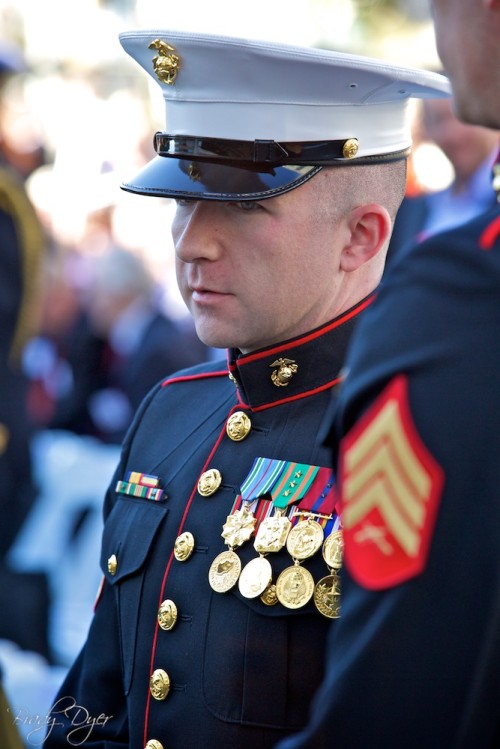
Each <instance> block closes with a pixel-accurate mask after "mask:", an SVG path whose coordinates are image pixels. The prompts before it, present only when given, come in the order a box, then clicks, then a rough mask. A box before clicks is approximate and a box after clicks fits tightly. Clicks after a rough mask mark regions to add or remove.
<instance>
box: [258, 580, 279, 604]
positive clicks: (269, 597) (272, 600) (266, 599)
mask: <svg viewBox="0 0 500 749" xmlns="http://www.w3.org/2000/svg"><path fill="white" fill-rule="evenodd" d="M260 600H261V601H262V603H265V604H266V606H275V605H276V604H277V603H278V596H277V595H276V585H275V584H274V583H270V585H268V586H267V588H266V589H265V591H264V592H263V594H262V595H261V597H260Z"/></svg>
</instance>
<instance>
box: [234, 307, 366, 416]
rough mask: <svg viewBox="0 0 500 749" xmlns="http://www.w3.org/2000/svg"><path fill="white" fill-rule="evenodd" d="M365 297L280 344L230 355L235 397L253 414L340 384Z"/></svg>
mask: <svg viewBox="0 0 500 749" xmlns="http://www.w3.org/2000/svg"><path fill="white" fill-rule="evenodd" d="M373 297H374V295H370V296H369V297H366V298H365V299H363V300H362V301H361V302H358V304H356V305H355V306H354V307H351V308H350V309H349V310H347V311H346V312H343V313H342V314H341V315H339V316H338V317H336V318H335V319H334V320H331V321H330V322H328V323H326V324H325V325H322V326H320V327H319V328H316V329H315V330H312V331H310V332H309V333H306V334H304V335H302V336H298V337H297V338H292V339H291V340H289V341H285V342H284V343H280V344H276V345H274V346H270V347H268V348H265V349H259V350H258V351H253V352H251V353H249V354H241V353H240V352H239V351H238V350H237V349H230V350H229V372H230V376H231V378H232V379H233V380H234V382H235V383H236V385H237V387H238V392H239V397H240V399H241V401H242V402H243V403H245V404H246V405H248V406H250V407H251V408H252V409H253V410H263V409H265V408H271V407H272V406H277V405H280V404H281V403H288V402H291V401H294V400H299V399H301V398H305V397H307V396H309V395H314V394H315V393H318V392H321V391H322V390H329V389H331V388H332V387H334V385H336V384H337V383H338V382H340V380H341V379H342V375H341V370H342V367H343V364H344V360H345V355H346V351H347V345H348V343H349V339H350V337H351V334H352V331H353V329H354V326H355V324H356V322H357V318H358V316H359V314H360V312H362V311H363V310H364V309H365V307H367V306H368V305H369V304H370V302H371V301H372V300H373Z"/></svg>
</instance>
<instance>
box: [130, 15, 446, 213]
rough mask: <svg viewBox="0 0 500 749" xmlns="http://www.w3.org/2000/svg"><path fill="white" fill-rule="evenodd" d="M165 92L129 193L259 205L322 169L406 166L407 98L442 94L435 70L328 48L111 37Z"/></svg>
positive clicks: (173, 35) (205, 38)
mask: <svg viewBox="0 0 500 749" xmlns="http://www.w3.org/2000/svg"><path fill="white" fill-rule="evenodd" d="M120 41H121V44H122V46H123V48H124V49H125V51H126V52H127V53H128V54H129V55H130V56H131V57H132V58H133V59H134V60H135V61H136V62H137V63H138V64H139V65H140V66H141V67H143V68H144V70H145V71H146V72H147V73H148V74H149V75H151V76H152V78H153V79H154V80H155V81H156V82H157V83H158V85H159V86H160V88H161V91H162V93H163V97H164V100H165V106H166V130H165V132H163V133H157V134H156V136H155V149H156V151H157V154H158V156H156V157H155V158H154V159H153V160H152V161H151V162H150V163H149V164H148V165H147V166H146V167H145V168H144V169H143V170H142V171H141V172H140V174H139V175H137V177H136V178H135V179H133V180H131V181H130V182H127V183H125V184H123V185H122V187H123V188H124V189H126V190H129V191H132V192H137V193H142V194H146V195H160V196H164V197H187V198H189V197H191V198H196V199H207V200H228V199H238V200H245V199H246V200H257V199H264V198H266V197H272V196H273V195H276V194H279V193H281V192H285V191H287V190H290V189H292V188H294V187H297V186H298V185H299V184H302V182H304V181H305V180H307V179H309V178H310V177H311V176H313V175H314V174H315V173H316V172H317V171H318V170H319V169H320V168H321V167H323V166H328V165H330V166H331V165H333V166H335V165H346V164H352V165H356V164H358V165H359V164H366V163H370V162H372V161H389V160H394V159H397V158H404V157H406V156H407V154H408V150H409V148H410V147H411V130H410V121H409V117H408V106H409V102H410V100H411V99H412V98H442V97H447V96H449V95H450V86H449V83H448V80H447V79H446V78H445V77H444V76H442V75H439V74H437V73H431V72H428V71H423V70H418V69H409V68H403V67H399V66H396V65H391V64H389V63H387V62H385V61H382V60H376V59H372V58H368V57H360V56H357V55H351V54H346V53H340V52H333V51H329V50H321V49H313V48H306V47H296V46H288V45H284V44H277V43H271V42H264V41H252V40H248V39H236V38H230V37H221V36H214V35H208V34H196V33H188V32H178V31H169V30H152V31H145V30H141V31H129V32H124V33H122V34H121V35H120Z"/></svg>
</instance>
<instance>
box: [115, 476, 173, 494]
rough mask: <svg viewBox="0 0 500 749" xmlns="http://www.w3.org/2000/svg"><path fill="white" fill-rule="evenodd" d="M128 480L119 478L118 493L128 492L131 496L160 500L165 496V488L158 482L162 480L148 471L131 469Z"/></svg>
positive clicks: (116, 489) (117, 483)
mask: <svg viewBox="0 0 500 749" xmlns="http://www.w3.org/2000/svg"><path fill="white" fill-rule="evenodd" d="M127 479H128V481H121V480H118V481H117V482H116V488H115V491H116V492H118V494H127V495H128V496H129V497H142V498H144V499H152V500H153V501H154V502H159V501H160V499H161V498H162V496H163V489H160V487H159V486H158V484H159V483H160V480H159V478H158V477H157V476H151V475H149V474H147V473H139V472H138V471H130V472H129V474H128V475H127Z"/></svg>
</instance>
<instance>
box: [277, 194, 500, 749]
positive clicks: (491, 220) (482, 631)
mask: <svg viewBox="0 0 500 749" xmlns="http://www.w3.org/2000/svg"><path fill="white" fill-rule="evenodd" d="M499 336H500V212H499V210H498V209H495V210H493V211H490V212H489V213H487V214H486V215H484V216H482V217H480V218H478V219H476V220H474V221H472V222H471V223H469V224H467V225H465V226H462V227H460V228H459V229H455V230H452V231H449V232H447V233H444V234H442V235H437V236H435V237H434V238H432V239H430V240H428V241H426V242H424V243H423V244H421V245H419V246H418V247H413V248H411V249H408V250H407V251H406V252H404V253H401V255H400V256H398V257H396V258H395V259H394V264H393V265H391V267H390V268H389V271H388V273H387V276H386V278H385V280H384V282H383V284H382V287H381V289H380V291H379V293H378V295H377V299H376V301H375V302H374V303H373V305H371V307H370V309H369V310H367V312H366V313H365V315H364V316H363V319H362V320H361V322H360V325H359V327H358V328H357V331H356V335H355V336H354V338H353V341H352V347H351V350H350V354H349V356H348V357H347V362H346V366H347V368H348V374H347V377H346V380H345V382H344V384H343V386H342V388H341V390H340V392H339V394H338V401H337V405H336V408H334V409H333V414H332V413H330V432H329V434H330V437H329V442H330V448H331V450H332V454H333V460H334V461H336V453H337V449H336V447H337V439H338V438H339V437H344V436H345V435H348V434H349V433H350V430H351V428H352V427H353V425H354V424H355V423H356V422H357V421H358V419H359V417H360V416H361V414H363V413H365V412H366V409H367V407H368V406H369V405H370V404H371V403H373V402H374V400H375V399H376V398H377V397H378V396H381V397H383V393H384V389H385V388H386V386H388V385H389V383H390V382H391V381H392V380H393V378H394V377H395V376H396V375H399V374H402V375H404V376H405V377H406V378H407V380H408V386H409V402H410V411H411V416H412V420H413V423H414V425H415V427H416V429H417V432H418V435H419V437H420V439H421V440H422V441H423V443H424V445H425V446H426V448H427V450H428V451H429V452H430V453H431V455H432V456H433V458H434V459H435V460H436V461H437V463H438V464H439V465H440V466H441V468H442V470H443V471H444V488H443V491H442V494H441V497H440V503H439V508H438V514H437V521H436V525H435V528H434V533H433V536H432V541H431V545H430V551H429V556H428V558H427V560H426V564H425V568H424V570H423V571H422V572H421V573H420V574H418V575H416V576H414V577H413V578H412V579H408V580H407V581H406V582H403V583H400V584H397V585H394V586H393V587H390V588H387V589H384V590H376V591H374V590H371V591H370V590H367V589H365V588H364V587H363V586H362V585H360V584H358V583H357V582H356V581H355V580H354V578H353V577H352V576H351V574H350V573H349V569H348V565H347V563H346V565H345V569H344V570H343V573H344V577H343V609H342V618H341V619H340V622H339V625H338V627H336V628H335V631H332V636H331V639H330V640H329V648H328V659H327V675H326V678H325V681H324V684H323V686H322V688H321V690H320V692H319V694H318V696H317V699H316V701H315V709H314V712H313V716H312V720H311V723H310V726H309V730H308V732H307V733H306V735H304V736H302V735H301V736H300V737H296V738H295V739H293V740H289V741H284V742H282V743H280V744H279V749H299V748H300V749H306V747H307V749H312V748H313V747H314V749H322V748H323V747H338V749H366V748H368V747H369V748H370V749H382V747H383V748H384V749H417V748H418V749H422V748H423V747H425V748H426V749H494V748H497V747H499V746H500V387H499V382H498V380H499V372H500V343H499V341H500V338H499ZM353 553H355V550H353Z"/></svg>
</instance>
